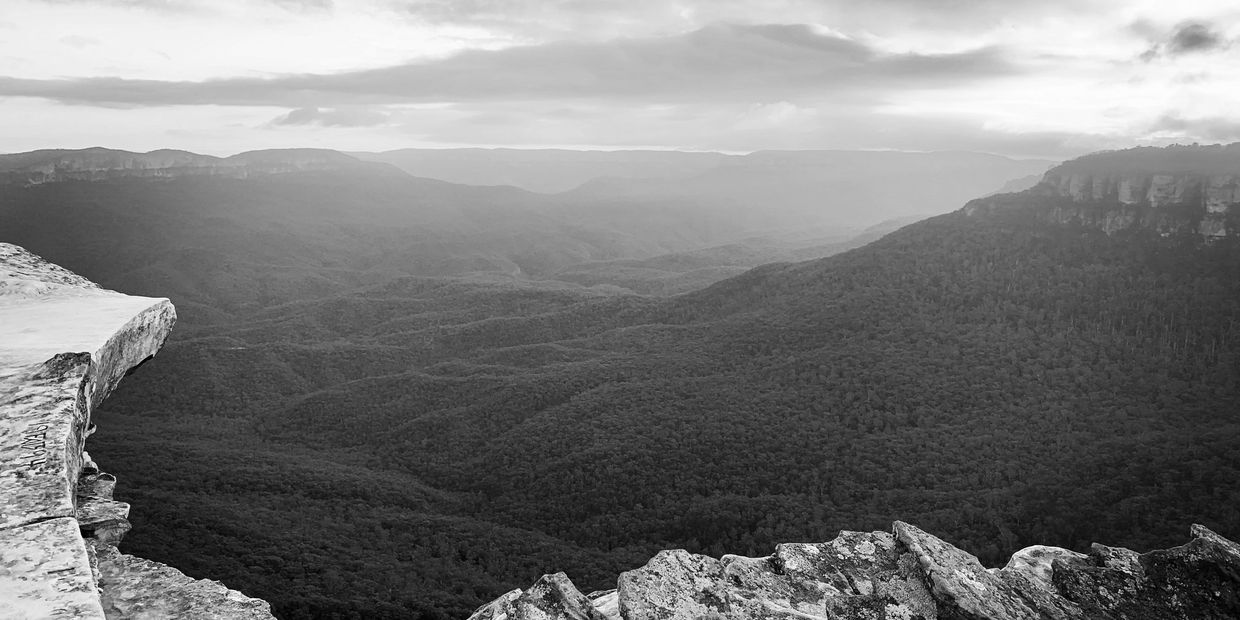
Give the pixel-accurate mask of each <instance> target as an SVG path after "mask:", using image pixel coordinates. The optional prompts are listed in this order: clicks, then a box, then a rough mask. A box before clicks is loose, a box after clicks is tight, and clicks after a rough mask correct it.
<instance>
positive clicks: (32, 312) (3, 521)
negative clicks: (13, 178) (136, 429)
mask: <svg viewBox="0 0 1240 620" xmlns="http://www.w3.org/2000/svg"><path fill="white" fill-rule="evenodd" d="M175 320H176V311H175V310H174V309H173V306H172V303H171V302H169V301H168V300H167V299H153V298H149V297H134V296H130V295H123V294H120V293H116V292H113V291H108V290H105V289H102V288H100V287H99V286H98V285H96V284H94V283H92V282H91V281H89V280H87V279H86V278H83V277H81V276H79V275H76V274H74V273H72V272H70V271H68V270H66V269H63V268H61V267H59V266H56V265H53V264H51V263H49V262H47V261H45V260H43V259H41V258H39V257H38V256H35V255H33V254H31V253H29V252H27V251H26V250H24V249H22V248H20V247H17V246H14V245H10V244H6V243H0V616H3V617H14V618H87V619H94V618H130V617H150V618H155V617H195V618H270V617H271V612H270V607H269V605H267V603H266V602H264V601H261V600H258V599H252V598H249V597H247V596H245V595H243V594H241V593H239V592H236V591H233V590H229V589H228V588H226V587H224V586H223V585H222V584H219V583H217V582H213V581H209V580H194V579H191V578H189V577H186V576H185V575H183V574H182V573H181V572H180V571H177V570H176V569H174V568H171V567H168V566H164V565H162V564H158V563H155V562H149V561H146V560H142V559H140V558H135V557H132V556H128V555H125V554H123V553H120V552H119V551H117V549H116V544H117V543H119V542H120V540H121V537H122V536H124V534H125V532H127V531H128V530H129V522H128V520H127V517H128V515H129V505H128V504H125V503H123V502H118V501H115V500H113V499H112V489H113V486H114V485H115V483H116V480H115V478H113V477H112V476H110V475H108V474H106V473H102V472H100V471H99V468H98V467H97V466H96V465H95V463H94V462H92V461H91V459H90V455H89V454H87V452H86V450H85V444H86V438H87V437H88V436H89V435H90V434H91V433H92V432H93V431H94V428H95V427H94V424H93V422H92V420H91V417H92V414H93V413H94V411H95V409H96V408H97V407H98V406H99V404H100V403H101V402H102V401H103V399H104V398H106V397H107V395H108V394H109V393H111V391H112V390H113V389H115V387H116V385H117V384H118V383H119V382H120V380H121V379H122V378H123V377H124V376H125V374H126V373H128V372H129V371H131V370H132V369H134V368H136V367H137V366H138V365H139V364H141V363H142V362H144V361H145V360H147V359H148V358H150V357H151V356H152V355H154V354H155V353H156V352H157V351H158V350H159V348H160V346H161V345H162V344H163V342H164V339H165V338H167V336H168V333H169V331H170V330H171V329H172V325H173V323H174V322H175Z"/></svg>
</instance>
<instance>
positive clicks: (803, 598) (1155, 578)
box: [470, 521, 1240, 620]
mask: <svg viewBox="0 0 1240 620" xmlns="http://www.w3.org/2000/svg"><path fill="white" fill-rule="evenodd" d="M892 529H893V531H892V532H891V533H887V532H841V533H840V535H839V537H837V538H836V539H835V540H832V541H830V542H825V543H797V544H783V545H778V546H777V547H776V548H775V553H774V554H772V555H769V556H766V557H763V558H748V557H741V556H735V555H725V556H723V557H722V558H719V559H715V558H712V557H707V556H703V555H696V554H692V553H689V552H687V551H683V550H675V551H663V552H660V553H659V554H658V555H656V556H655V557H654V558H652V559H651V560H650V561H649V562H647V563H646V565H645V566H642V567H641V568H638V569H635V570H631V571H628V572H626V573H623V574H621V575H620V577H619V579H618V582H617V588H616V589H615V590H610V591H604V592H596V593H592V594H589V595H583V594H582V593H581V592H579V591H578V590H577V589H576V588H575V587H574V586H573V584H572V582H571V581H569V580H568V578H567V577H566V576H565V575H564V574H562V573H557V574H554V575H546V576H544V577H542V578H541V579H540V580H539V581H538V582H537V583H535V584H534V585H533V586H532V587H530V588H529V589H527V590H513V591H511V592H508V593H507V594H504V595H503V596H501V597H500V598H498V599H496V600H495V601H493V602H491V603H488V604H487V605H484V606H482V607H480V608H479V609H478V610H477V611H476V612H474V614H473V615H472V616H470V620H535V619H538V620H570V619H571V620H587V619H588V620H595V619H599V620H601V619H604V618H606V619H610V620H697V619H701V618H736V619H753V620H757V619H760V618H761V619H776V618H778V619H787V620H794V619H797V620H815V619H821V620H962V619H967V620H983V619H985V620H1145V619H1149V620H1170V619H1184V620H1189V619H1194V620H1198V619H1200V620H1205V619H1218V620H1222V619H1224V618H1237V617H1240V545H1237V544H1236V543H1234V542H1231V541H1230V540H1227V539H1225V538H1223V537H1222V536H1219V535H1218V534H1215V533H1214V532H1212V531H1210V530H1209V529H1207V528H1205V527H1202V526H1200V525H1196V526H1193V528H1192V533H1193V536H1194V538H1193V540H1192V541H1190V542H1189V543H1188V544H1185V545H1183V546H1180V547H1175V548H1172V549H1166V550H1159V551H1151V552H1149V553H1144V554H1138V553H1136V552H1133V551H1129V550H1128V549H1120V548H1113V547H1106V546H1103V545H1098V544H1095V545H1094V546H1093V548H1092V549H1091V550H1090V552H1089V553H1088V554H1083V553H1077V552H1074V551H1070V550H1067V549H1060V548H1057V547H1045V546H1035V547H1028V548H1026V549H1023V550H1021V551H1018V552H1017V553H1016V554H1014V555H1013V556H1012V559H1011V561H1009V562H1008V564H1007V565H1006V566H1004V567H1003V568H999V569H993V568H991V569H988V568H984V567H983V566H982V565H981V563H980V562H978V560H977V558H975V557H973V556H972V555H970V554H968V553H966V552H964V551H962V550H960V549H957V548H956V547H954V546H952V545H951V544H949V543H947V542H945V541H943V540H941V539H939V538H936V537H935V536H932V535H930V534H927V533H926V532H923V531H921V530H920V529H918V528H916V527H914V526H912V525H909V524H907V523H901V522H898V521H897V522H896V523H895V524H894V525H893V528H892Z"/></svg>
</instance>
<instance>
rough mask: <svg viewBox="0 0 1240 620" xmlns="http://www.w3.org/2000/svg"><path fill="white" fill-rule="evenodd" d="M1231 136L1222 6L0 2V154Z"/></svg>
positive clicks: (1047, 144)
mask: <svg viewBox="0 0 1240 620" xmlns="http://www.w3.org/2000/svg"><path fill="white" fill-rule="evenodd" d="M1237 140H1240V3H1237V2H1235V0H1217V1H1215V0H1179V1H1176V2H1169V1H1168V0H1152V1H1118V0H1117V1H1105V0H847V1H845V0H840V1H836V0H749V1H745V0H661V1H646V0H2V1H0V152H14V151H22V150H31V149H36V148H49V147H66V148H76V147H85V146H95V145H101V146H110V147H114V148H125V149H131V150H150V149H155V148H164V147H172V148H183V149H188V150H194V151H198V152H204V153H212V154H221V155H222V154H231V153H234V152H238V151H242V150H246V149H252V148H269V147H286V146H321V147H330V148H339V149H346V150H383V149H391V148H402V147H413V146H436V147H439V146H516V147H548V146H555V147H578V148H609V149H610V148H675V149H691V150H727V151H751V150H757V149H769V148H797V149H802V148H844V149H902V150H977V151H987V152H993V153H1001V154H1007V155H1013V156H1022V157H1028V156H1039V157H1054V158H1061V157H1067V156H1072V155H1076V154H1079V153H1083V152H1087V151H1091V150H1096V149H1099V148H1117V147H1124V146H1130V145H1133V144H1165V143H1170V142H1231V141H1237Z"/></svg>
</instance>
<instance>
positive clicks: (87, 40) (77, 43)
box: [59, 34, 100, 49]
mask: <svg viewBox="0 0 1240 620" xmlns="http://www.w3.org/2000/svg"><path fill="white" fill-rule="evenodd" d="M59 40H60V42H61V43H64V44H65V45H68V46H69V47H76V48H78V49H82V48H86V47H93V46H96V45H99V44H100V41H99V39H96V38H94V37H87V36H82V35H76V34H74V35H68V36H64V37H60V39H59Z"/></svg>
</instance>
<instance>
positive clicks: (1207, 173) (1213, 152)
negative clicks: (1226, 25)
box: [964, 143, 1240, 240]
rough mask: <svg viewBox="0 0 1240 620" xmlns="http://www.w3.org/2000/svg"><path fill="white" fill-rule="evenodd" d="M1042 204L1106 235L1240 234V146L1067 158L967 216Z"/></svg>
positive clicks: (1055, 215)
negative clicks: (1026, 186)
mask: <svg viewBox="0 0 1240 620" xmlns="http://www.w3.org/2000/svg"><path fill="white" fill-rule="evenodd" d="M1018 209H1038V210H1039V211H1040V213H1039V215H1040V217H1041V219H1043V220H1044V221H1049V222H1053V223H1056V224H1080V225H1084V226H1088V227H1093V228H1098V229H1100V230H1102V231H1104V232H1106V233H1107V234H1115V233H1117V232H1120V231H1124V230H1130V229H1147V230H1152V231H1155V232H1157V233H1159V234H1162V235H1164V236H1165V235H1172V234H1178V233H1194V234H1197V235H1200V236H1202V237H1204V238H1205V239H1207V240H1213V239H1218V238H1222V237H1227V236H1234V235H1236V234H1237V232H1238V231H1240V143H1237V144H1232V145H1228V146H1174V147H1167V148H1164V149H1157V148H1136V149H1128V150H1124V151H1110V152H1102V153H1095V154H1092V155H1087V156H1085V157H1081V158H1078V159H1074V160H1072V161H1069V162H1065V163H1063V164H1061V165H1059V166H1056V167H1055V168H1052V169H1051V170H1050V171H1048V172H1047V173H1046V175H1045V176H1043V178H1042V181H1041V182H1040V183H1039V184H1038V185H1036V186H1035V187H1033V188H1032V189H1029V190H1026V191H1024V192H1019V193H1015V194H1001V195H996V196H988V197H986V198H980V199H978V200H974V201H971V202H969V204H967V205H966V206H965V207H964V212H965V214H966V215H983V214H995V213H1002V212H1005V211H1013V210H1018Z"/></svg>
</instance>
